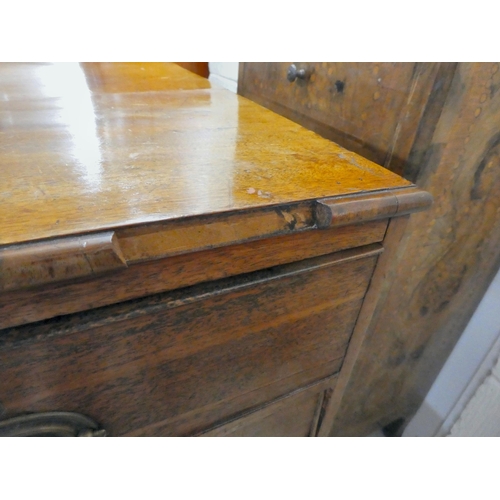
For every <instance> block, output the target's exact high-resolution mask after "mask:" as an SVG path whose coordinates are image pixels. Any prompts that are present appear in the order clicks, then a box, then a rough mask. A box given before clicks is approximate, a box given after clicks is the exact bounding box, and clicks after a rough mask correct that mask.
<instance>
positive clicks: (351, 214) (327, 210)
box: [315, 188, 432, 227]
mask: <svg viewBox="0 0 500 500" xmlns="http://www.w3.org/2000/svg"><path fill="white" fill-rule="evenodd" d="M431 204H432V196H431V195H430V194H429V193H427V192H425V191H421V190H420V189H417V188H407V189H398V190H392V191H381V192H378V193H371V194H369V195H365V194H362V195H357V196H350V197H337V198H333V199H331V200H328V199H326V200H319V201H318V202H317V203H316V206H315V218H316V222H317V224H318V227H333V226H343V225H347V224H353V223H358V222H363V221H369V220H377V219H384V218H389V217H399V216H401V215H406V214H409V213H414V212H419V211H421V210H426V209H427V208H429V206H430V205H431Z"/></svg>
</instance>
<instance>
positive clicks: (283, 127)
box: [0, 63, 409, 244]
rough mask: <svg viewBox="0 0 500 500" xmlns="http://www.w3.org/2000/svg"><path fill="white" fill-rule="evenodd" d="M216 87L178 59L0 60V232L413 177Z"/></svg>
mask: <svg viewBox="0 0 500 500" xmlns="http://www.w3.org/2000/svg"><path fill="white" fill-rule="evenodd" d="M141 68H144V69H141ZM209 87H210V84H209V83H208V81H207V80H204V79H203V78H200V77H198V76H196V75H193V74H191V73H189V72H188V71H186V70H183V69H182V68H179V67H177V66H176V65H174V64H168V63H163V64H161V63H156V64H153V65H149V64H146V63H144V64H138V63H137V64H136V63H131V64H129V65H127V64H118V65H111V64H83V65H78V64H60V65H57V64H55V65H44V64H2V65H0V168H1V172H2V182H1V188H2V189H1V195H0V196H1V208H0V227H1V228H2V229H1V233H0V244H9V243H16V242H23V241H30V240H36V239H41V238H47V237H52V236H56V235H57V236H61V235H67V234H75V233H82V232H88V231H96V230H101V229H104V228H114V227H121V226H125V225H130V224H137V223H141V222H147V221H160V220H172V219H177V218H180V217H185V216H192V215H201V214H209V213H215V212H224V211H231V210H235V209H241V208H254V207H262V206H269V205H273V204H278V203H289V202H294V201H297V200H309V199H317V198H323V197H329V196H336V195H341V194H348V193H353V192H357V191H360V190H361V186H362V189H363V190H364V191H366V190H376V189H381V188H388V187H397V186H405V185H409V183H407V182H406V181H404V180H402V179H400V178H399V177H397V176H396V175H394V174H392V173H390V172H388V171H387V170H385V169H383V168H381V167H379V166H377V165H375V164H373V163H371V162H369V161H367V160H365V159H363V158H361V157H359V156H357V155H354V154H351V153H349V152H347V151H345V150H344V149H342V148H340V147H338V146H336V145H335V144H333V143H331V142H329V141H327V140H324V139H322V138H320V137H319V136H317V135H316V134H314V133H313V132H310V131H307V130H304V129H302V127H300V126H299V125H296V124H294V123H292V122H290V121H289V120H287V119H285V118H282V117H280V116H278V115H275V114H274V113H272V112H270V111H268V110H266V109H264V108H262V107H260V106H258V105H257V104H255V103H253V102H251V101H248V100H246V99H244V98H241V97H238V96H236V95H234V94H232V93H230V92H228V91H226V90H222V89H210V88H209ZM178 89H181V90H178ZM361 180H362V182H361Z"/></svg>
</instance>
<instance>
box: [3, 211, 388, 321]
mask: <svg viewBox="0 0 500 500" xmlns="http://www.w3.org/2000/svg"><path fill="white" fill-rule="evenodd" d="M386 228H387V221H385V220H382V221H374V222H371V223H364V224H357V225H352V226H349V227H341V228H332V229H325V230H322V231H307V232H301V233H298V234H290V235H285V236H280V237H275V238H268V239H263V240H257V241H252V242H247V243H245V244H239V245H232V246H228V247H222V248H219V249H214V250H206V251H203V252H196V253H194V254H191V253H190V254H186V255H178V256H174V257H169V258H166V259H160V260H157V261H150V262H144V263H139V264H132V265H130V266H129V267H128V268H127V269H124V270H122V271H121V272H119V273H113V274H108V275H104V276H99V277H95V279H87V280H84V281H81V280H75V281H72V282H63V283H54V284H52V285H47V286H44V287H39V288H37V289H36V290H19V291H9V292H8V293H0V329H2V328H7V327H11V326H17V325H21V324H24V323H31V322H35V321H40V320H43V319H48V318H52V317H54V316H60V315H63V314H71V313H75V312H80V311H84V310H87V309H93V308H96V307H102V306H106V305H109V304H114V303H117V302H121V301H125V300H130V299H135V298H139V297H144V296H146V295H152V294H155V293H159V292H165V291H168V290H174V289H176V288H182V287H186V286H190V285H195V284H198V283H204V282H208V281H212V280H217V279H220V278H226V277H228V276H235V275H237V274H242V273H248V272H252V271H257V270H260V269H265V268H267V267H272V266H277V265H281V264H288V263H290V262H294V261H297V260H302V259H308V258H312V257H316V256H319V255H326V254H328V253H333V252H337V251H339V250H346V249H349V248H354V247H360V246H364V245H369V244H371V243H377V242H380V241H382V239H383V238H384V234H385V231H386ZM111 290H112V293H110V291H111Z"/></svg>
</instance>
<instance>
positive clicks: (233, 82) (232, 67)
mask: <svg viewBox="0 0 500 500" xmlns="http://www.w3.org/2000/svg"><path fill="white" fill-rule="evenodd" d="M208 69H209V71H210V76H209V77H208V79H209V80H210V82H212V83H214V84H216V85H220V86H221V87H224V88H226V89H228V90H231V91H232V92H236V91H237V89H238V63H237V62H209V63H208Z"/></svg>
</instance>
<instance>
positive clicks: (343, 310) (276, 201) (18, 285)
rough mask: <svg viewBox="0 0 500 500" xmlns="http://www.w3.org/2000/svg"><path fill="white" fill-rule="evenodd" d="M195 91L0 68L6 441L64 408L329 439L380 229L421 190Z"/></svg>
mask: <svg viewBox="0 0 500 500" xmlns="http://www.w3.org/2000/svg"><path fill="white" fill-rule="evenodd" d="M209 87H210V85H209V83H208V81H207V80H204V79H202V78H199V77H196V76H194V75H190V74H189V73H188V72H186V71H185V70H182V69H180V68H178V67H176V66H174V65H169V64H147V65H141V64H121V65H107V64H95V65H81V66H79V65H4V66H3V67H1V68H0V88H1V89H2V91H3V92H6V93H7V94H8V95H9V100H8V102H4V103H2V107H1V108H0V119H1V121H2V124H3V125H4V127H3V128H2V130H3V131H2V132H0V134H1V140H2V144H5V145H6V147H5V148H4V149H3V152H2V153H1V155H0V160H1V161H2V165H3V168H4V171H5V172H7V175H6V176H5V180H4V183H3V186H2V196H3V202H2V206H3V207H4V209H3V212H2V215H1V216H0V224H1V227H2V234H1V237H0V238H1V239H0V245H1V246H0V272H1V274H0V380H1V382H0V402H1V404H2V409H3V416H2V418H3V424H2V423H0V433H1V432H3V433H4V434H8V433H11V434H22V433H28V434H29V432H30V430H29V429H28V430H23V431H22V432H21V431H20V428H21V427H20V426H19V418H20V417H21V419H22V417H23V415H34V414H37V413H40V414H41V415H42V416H43V415H44V414H45V412H74V413H77V414H83V415H86V416H88V417H90V418H91V419H93V420H94V421H95V422H97V423H98V424H99V425H100V426H101V427H102V428H104V429H106V431H107V433H108V434H110V435H113V436H117V435H130V436H177V435H230V436H237V435H244V436H247V435H262V436H270V435H293V436H295V435H297V436H317V435H327V434H328V432H329V429H330V427H331V425H332V421H333V418H334V416H335V411H336V408H337V406H338V403H339V401H340V399H341V398H342V393H343V390H344V389H345V385H346V382H347V380H348V378H349V370H350V367H352V363H353V361H354V359H355V357H356V353H357V351H358V350H359V345H360V344H361V342H362V340H363V335H364V330H365V329H366V326H367V324H368V323H369V321H370V317H371V314H372V312H373V310H374V308H375V305H376V297H377V293H378V287H379V286H380V279H379V278H378V276H379V275H382V274H383V262H381V261H383V253H382V252H383V249H384V242H385V241H387V238H391V237H392V236H391V235H396V237H397V228H395V226H397V224H399V223H401V221H404V220H406V219H407V217H406V215H407V214H409V213H410V212H413V211H416V210H421V209H424V208H426V207H427V206H428V205H429V203H430V201H431V199H430V196H429V195H428V194H427V193H425V192H423V191H420V190H418V189H417V188H416V187H415V186H413V185H411V184H410V183H409V182H407V181H405V180H403V179H401V178H400V177H398V176H397V175H395V174H392V173H390V172H388V171H386V170H384V169H383V168H381V167H379V166H377V165H375V164H373V163H371V162H369V161H367V160H365V159H364V158H362V157H359V156H357V155H355V154H353V153H350V152H348V151H347V150H344V149H342V148H340V147H338V146H336V145H334V144H331V143H329V142H328V141H326V140H324V139H322V138H320V137H318V136H317V135H316V134H314V133H312V132H309V131H307V130H305V129H303V128H302V127H300V126H298V125H295V124H293V123H292V122H290V121H288V120H287V119H285V118H281V117H279V116H277V115H275V114H274V113H272V112H270V111H267V110H265V109H263V108H261V107H260V106H258V105H257V104H254V103H251V102H250V101H247V100H246V99H244V98H241V97H238V96H236V95H233V94H231V93H229V92H226V91H224V90H220V89H215V88H214V89H210V88H209ZM380 255H382V258H379V256H380ZM45 417H46V418H50V415H48V416H47V415H46V414H45ZM13 419H14V420H13ZM16 419H17V420H16ZM23 429H26V427H23ZM33 432H34V431H33ZM37 432H40V430H39V429H38V431H37ZM42 433H43V432H42ZM46 433H47V434H50V432H49V431H47V432H46ZM54 433H56V432H54ZM77 433H78V430H75V434H77ZM69 434H71V431H69Z"/></svg>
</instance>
